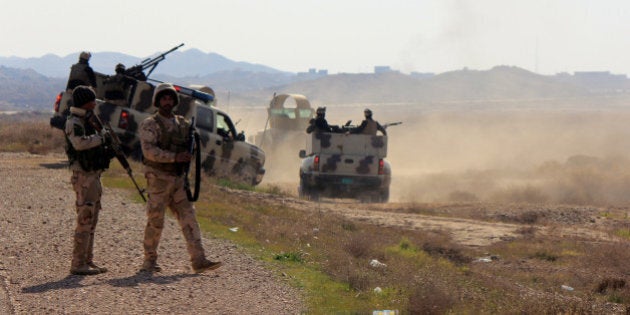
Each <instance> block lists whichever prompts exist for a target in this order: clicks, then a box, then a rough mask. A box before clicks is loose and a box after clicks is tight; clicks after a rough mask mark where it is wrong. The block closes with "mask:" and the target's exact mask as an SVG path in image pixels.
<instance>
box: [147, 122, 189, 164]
mask: <svg viewBox="0 0 630 315" xmlns="http://www.w3.org/2000/svg"><path fill="white" fill-rule="evenodd" d="M157 115H158V114H155V115H153V119H154V120H155V122H156V123H157V124H158V126H160V138H159V139H158V142H157V146H158V148H160V149H162V150H164V151H169V152H174V153H175V154H177V153H180V152H186V151H188V141H187V140H188V124H187V123H186V121H185V120H184V117H182V116H177V115H175V119H176V120H177V124H176V125H175V129H173V130H171V131H169V130H168V128H166V125H164V122H163V121H162V120H161V119H160V118H159V117H157ZM142 163H144V164H145V165H148V166H151V167H153V168H156V169H158V170H161V171H164V172H168V173H175V174H177V175H181V174H182V173H183V171H184V166H185V165H186V164H187V163H177V162H174V163H161V162H154V161H151V160H147V159H145V158H143V159H142Z"/></svg>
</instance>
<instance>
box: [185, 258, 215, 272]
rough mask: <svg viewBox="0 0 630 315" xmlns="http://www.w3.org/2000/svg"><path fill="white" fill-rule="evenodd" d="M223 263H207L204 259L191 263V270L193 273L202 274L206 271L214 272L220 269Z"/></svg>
mask: <svg viewBox="0 0 630 315" xmlns="http://www.w3.org/2000/svg"><path fill="white" fill-rule="evenodd" d="M222 265H223V263H221V262H220V261H209V260H207V259H205V258H203V259H202V260H198V261H195V262H193V263H192V269H193V271H194V272H195V273H202V272H204V271H207V270H214V269H217V268H219V267H221V266H222Z"/></svg>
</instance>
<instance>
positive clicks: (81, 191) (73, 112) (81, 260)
mask: <svg viewBox="0 0 630 315" xmlns="http://www.w3.org/2000/svg"><path fill="white" fill-rule="evenodd" d="M72 100H73V105H72V107H71V108H70V116H68V120H67V121H66V126H65V132H66V142H67V146H66V153H67V155H68V159H69V162H70V169H71V170H72V177H71V178H70V182H71V183H72V188H73V189H74V191H75V192H76V211H77V225H76V228H75V231H74V249H73V251H72V264H71V268H70V273H71V274H73V275H95V274H99V273H103V272H106V271H107V269H106V268H101V267H98V266H97V265H96V264H94V261H93V257H94V255H93V253H92V250H93V248H94V230H95V229H96V223H97V222H98V214H99V212H100V210H101V194H102V187H101V173H102V172H103V171H104V170H106V169H107V168H108V167H109V161H110V160H111V159H112V157H113V154H112V153H111V150H109V149H108V148H107V145H108V144H109V141H111V138H109V137H104V136H102V135H101V134H99V133H98V132H97V130H96V129H95V128H94V127H93V126H92V125H91V124H90V123H89V118H90V117H91V115H94V113H93V110H94V107H95V106H96V95H95V93H94V91H93V90H92V88H90V87H88V86H84V85H80V86H77V87H76V88H74V90H73V91H72Z"/></svg>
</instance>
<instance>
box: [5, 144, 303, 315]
mask: <svg viewBox="0 0 630 315" xmlns="http://www.w3.org/2000/svg"><path fill="white" fill-rule="evenodd" d="M64 160H65V159H64V157H63V156H61V155H53V156H36V155H30V154H22V153H20V154H12V153H0V177H2V179H1V180H0V192H1V193H2V200H1V201H0V286H1V287H0V314H50V313H71V314H184V313H185V314H202V313H203V314H229V313H230V314H245V313H267V314H295V313H299V312H300V311H301V310H303V308H304V306H303V303H302V302H301V296H300V294H299V292H297V291H296V290H295V289H293V288H291V287H290V286H289V285H288V284H287V283H285V282H284V280H283V278H282V277H281V276H280V275H278V274H277V273H274V272H273V271H269V270H268V269H265V268H263V267H262V266H261V264H260V263H259V262H258V261H256V260H254V259H253V258H252V257H249V256H247V255H246V254H244V253H243V252H242V251H240V250H239V249H238V248H237V246H235V245H233V244H231V243H229V242H226V241H223V240H217V239H212V238H206V239H204V247H205V248H206V252H207V254H208V256H209V258H210V259H212V260H220V261H223V262H224V264H225V265H224V266H223V267H221V268H220V269H218V270H217V271H214V272H209V273H204V274H200V275H196V274H193V273H191V272H190V269H189V268H190V267H189V262H188V254H187V252H186V249H185V242H184V240H183V238H182V236H181V232H180V231H179V229H178V226H177V224H176V223H175V222H173V221H172V220H170V221H168V222H167V224H166V227H165V229H164V234H163V236H162V243H161V244H160V245H161V248H160V255H161V256H160V263H161V265H162V267H163V268H164V271H163V272H161V273H159V274H155V275H154V276H149V275H145V274H138V273H137V270H138V268H139V266H140V264H141V263H142V237H143V229H144V224H145V216H144V210H143V206H142V205H141V204H134V203H128V201H127V200H125V199H123V198H122V197H121V196H125V195H126V194H124V193H116V191H114V190H112V189H108V188H105V191H104V197H103V207H104V209H103V211H102V212H101V216H100V220H99V225H98V227H97V232H96V233H97V236H96V243H95V260H96V261H97V262H98V263H100V264H102V265H104V266H106V267H108V268H109V272H107V273H105V274H101V275H97V276H92V277H79V276H71V275H69V273H68V270H69V264H70V255H71V250H72V249H71V248H72V245H71V240H72V234H73V229H74V220H75V215H74V210H73V204H74V196H73V192H72V191H71V189H70V184H69V178H70V173H69V171H68V170H67V169H66V168H65V167H64V164H63V163H64Z"/></svg>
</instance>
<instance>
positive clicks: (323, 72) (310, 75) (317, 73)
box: [297, 68, 328, 79]
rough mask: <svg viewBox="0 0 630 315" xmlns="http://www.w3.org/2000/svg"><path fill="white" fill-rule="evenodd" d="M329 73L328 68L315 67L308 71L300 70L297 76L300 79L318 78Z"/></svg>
mask: <svg viewBox="0 0 630 315" xmlns="http://www.w3.org/2000/svg"><path fill="white" fill-rule="evenodd" d="M327 75H328V70H327V69H319V70H317V69H315V68H309V69H308V72H298V73H297V76H298V78H300V79H317V78H321V77H325V76H327Z"/></svg>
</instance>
